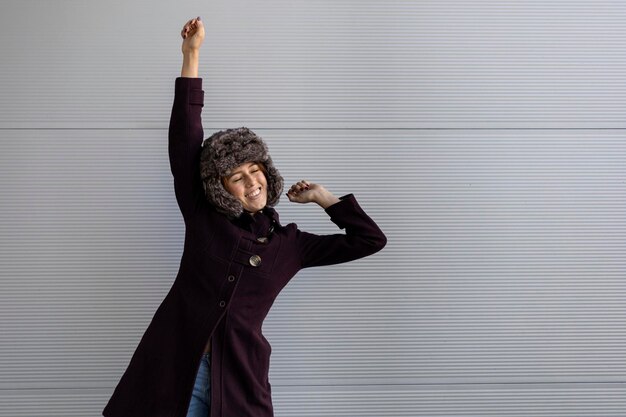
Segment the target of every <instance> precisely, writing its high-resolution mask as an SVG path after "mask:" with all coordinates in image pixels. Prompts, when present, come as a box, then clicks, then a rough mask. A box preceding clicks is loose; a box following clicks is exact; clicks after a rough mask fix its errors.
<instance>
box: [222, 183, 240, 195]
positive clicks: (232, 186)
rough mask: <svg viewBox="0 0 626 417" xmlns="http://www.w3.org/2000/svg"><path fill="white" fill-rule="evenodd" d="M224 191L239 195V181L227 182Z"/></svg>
mask: <svg viewBox="0 0 626 417" xmlns="http://www.w3.org/2000/svg"><path fill="white" fill-rule="evenodd" d="M225 188H226V191H228V192H229V193H230V194H232V195H234V196H235V197H239V194H241V187H240V186H239V183H234V184H232V183H227V184H226V187H225Z"/></svg>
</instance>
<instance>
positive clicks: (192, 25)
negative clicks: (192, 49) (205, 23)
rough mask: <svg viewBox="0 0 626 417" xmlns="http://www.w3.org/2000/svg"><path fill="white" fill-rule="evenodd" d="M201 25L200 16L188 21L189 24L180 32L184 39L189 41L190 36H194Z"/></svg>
mask: <svg viewBox="0 0 626 417" xmlns="http://www.w3.org/2000/svg"><path fill="white" fill-rule="evenodd" d="M201 24H202V21H201V19H200V16H198V17H196V18H195V19H191V20H188V21H187V23H185V26H183V29H182V30H181V31H180V36H182V37H183V39H187V37H188V36H189V35H193V33H194V32H195V31H196V29H197V28H198V26H199V25H201Z"/></svg>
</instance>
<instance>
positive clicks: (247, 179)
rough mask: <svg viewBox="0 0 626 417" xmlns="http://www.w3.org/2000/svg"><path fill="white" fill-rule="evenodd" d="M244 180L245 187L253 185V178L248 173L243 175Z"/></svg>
mask: <svg viewBox="0 0 626 417" xmlns="http://www.w3.org/2000/svg"><path fill="white" fill-rule="evenodd" d="M245 182H246V187H247V188H250V187H252V186H254V178H252V177H251V176H250V175H246V176H245Z"/></svg>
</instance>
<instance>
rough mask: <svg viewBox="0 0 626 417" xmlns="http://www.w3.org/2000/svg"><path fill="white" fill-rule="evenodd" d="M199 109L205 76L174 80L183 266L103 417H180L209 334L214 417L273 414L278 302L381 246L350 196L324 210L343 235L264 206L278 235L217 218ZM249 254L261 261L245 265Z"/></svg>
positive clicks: (173, 140)
mask: <svg viewBox="0 0 626 417" xmlns="http://www.w3.org/2000/svg"><path fill="white" fill-rule="evenodd" d="M203 105H204V91H202V79H201V78H182V77H180V78H177V79H176V82H175V95H174V105H173V109H172V115H171V120H170V126H169V157H170V166H171V170H172V174H173V176H174V189H175V193H176V200H177V201H178V206H179V207H180V210H181V212H182V215H183V218H184V221H185V243H184V250H183V255H182V260H181V263H180V269H179V271H178V275H177V276H176V280H175V281H174V283H173V284H172V287H171V289H170V291H169V292H168V294H167V296H166V297H165V299H164V300H163V302H162V303H161V305H160V306H159V308H158V309H157V311H156V313H155V314H154V317H153V318H152V321H151V322H150V325H149V326H148V328H147V329H146V331H145V333H144V335H143V337H142V338H141V341H140V342H139V345H138V346H137V349H136V350H135V352H134V354H133V356H132V358H131V360H130V363H129V365H128V368H127V369H126V371H125V372H124V374H123V375H122V378H121V380H120V381H119V383H118V385H117V387H116V388H115V391H114V392H113V396H112V397H111V399H110V400H109V402H108V404H107V405H106V407H105V408H104V410H103V412H102V415H104V416H106V417H185V416H186V414H187V409H188V406H189V402H190V400H191V394H192V390H193V385H194V382H195V378H196V373H197V370H198V367H199V364H200V360H201V358H202V354H203V352H204V348H205V345H206V344H207V341H208V340H209V338H211V367H210V369H211V375H210V378H211V380H210V386H211V414H210V416H211V417H271V416H273V408H272V399H271V386H270V383H269V379H268V373H269V364H270V352H271V347H270V344H269V343H268V341H267V339H265V337H264V336H263V334H262V332H261V326H262V324H263V320H264V319H265V316H266V315H267V313H268V312H269V309H270V307H271V306H272V303H273V302H274V300H275V298H276V297H277V296H278V294H279V292H280V291H281V290H282V288H283V287H284V286H285V285H286V284H287V283H288V282H289V280H290V279H291V278H292V277H293V276H294V275H295V274H296V273H297V272H298V271H299V270H300V269H302V268H307V267H312V266H320V265H331V264H338V263H342V262H348V261H351V260H354V259H358V258H363V257H365V256H368V255H371V254H373V253H375V252H377V251H379V250H381V249H382V248H383V247H384V246H385V244H386V241H387V240H386V238H385V235H384V234H383V232H382V231H381V230H380V229H379V228H378V226H377V225H376V223H374V222H373V221H372V219H370V218H369V216H368V215H367V214H365V212H364V211H363V210H362V209H361V207H360V206H359V204H358V203H357V201H356V199H355V197H354V195H352V194H348V195H345V196H343V197H341V198H340V200H341V201H339V202H338V203H335V204H333V205H332V206H330V207H328V208H327V209H326V210H325V211H326V213H327V214H328V215H329V216H330V220H331V221H333V222H334V223H335V224H336V225H337V226H338V227H339V228H340V229H345V234H344V233H337V234H331V235H315V234H312V233H307V232H304V231H300V230H299V229H298V227H297V225H296V224H294V223H290V224H287V225H285V226H283V225H281V224H280V222H279V219H278V213H277V212H276V211H275V210H274V209H273V208H269V207H266V208H265V209H264V210H263V212H264V213H265V214H266V215H267V216H268V217H269V219H270V221H271V222H272V223H273V225H274V230H273V232H272V233H271V234H270V235H269V239H268V240H267V241H266V242H260V241H258V240H257V237H258V236H257V235H256V234H255V233H254V232H253V230H254V228H252V227H250V224H249V223H246V222H245V221H242V219H234V220H229V219H228V218H227V217H226V216H225V215H223V214H220V213H218V212H217V211H216V210H215V209H214V208H213V207H212V206H211V205H210V204H209V203H208V201H207V200H206V198H205V196H204V191H203V187H202V183H201V180H200V172H199V155H200V149H201V145H202V140H203V129H202V122H201V112H202V107H203ZM268 223H269V222H268ZM254 255H258V256H259V257H260V259H261V263H260V264H258V265H256V264H257V262H254V259H253V261H252V262H251V261H250V258H251V257H253V256H254ZM255 265H256V266H255Z"/></svg>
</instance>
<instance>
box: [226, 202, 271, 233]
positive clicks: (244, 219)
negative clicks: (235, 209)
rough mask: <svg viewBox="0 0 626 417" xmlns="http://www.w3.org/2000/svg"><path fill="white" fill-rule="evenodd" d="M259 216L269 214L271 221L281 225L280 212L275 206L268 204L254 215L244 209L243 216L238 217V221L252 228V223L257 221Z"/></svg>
mask: <svg viewBox="0 0 626 417" xmlns="http://www.w3.org/2000/svg"><path fill="white" fill-rule="evenodd" d="M257 216H267V217H268V218H269V219H270V223H276V225H278V226H280V222H279V221H278V212H277V211H276V210H275V209H274V208H273V207H269V206H266V207H265V208H264V209H263V210H261V212H259V213H256V214H255V215H254V216H253V215H251V214H250V213H248V212H246V211H244V212H243V213H242V214H241V216H239V217H238V218H237V219H236V221H237V223H239V224H240V225H242V226H243V227H245V228H247V229H251V227H252V223H256V222H257V220H256V219H257Z"/></svg>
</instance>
